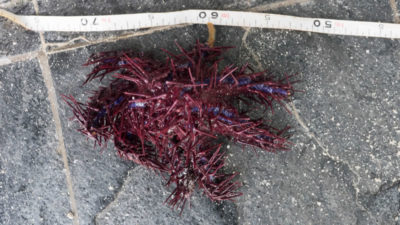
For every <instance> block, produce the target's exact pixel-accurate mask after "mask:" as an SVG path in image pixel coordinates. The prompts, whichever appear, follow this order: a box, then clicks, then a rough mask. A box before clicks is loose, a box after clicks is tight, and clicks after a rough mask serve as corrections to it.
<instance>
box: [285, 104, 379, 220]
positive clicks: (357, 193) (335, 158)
mask: <svg viewBox="0 0 400 225" xmlns="http://www.w3.org/2000/svg"><path fill="white" fill-rule="evenodd" d="M284 104H285V105H286V107H287V108H288V109H291V111H292V113H293V115H294V117H295V119H296V121H297V122H298V123H299V124H300V126H301V127H302V128H303V129H304V131H305V132H306V135H307V136H308V137H309V138H311V139H312V140H314V141H315V142H316V143H317V144H318V146H319V147H320V148H321V149H322V155H323V156H325V157H328V158H329V159H331V160H332V161H334V162H336V163H340V164H343V165H345V166H347V168H348V169H349V170H350V172H352V173H353V174H354V175H355V176H356V180H354V179H351V181H352V186H353V189H354V191H355V204H356V205H357V206H358V207H360V209H362V210H364V211H365V212H366V213H368V215H369V216H370V217H371V218H373V215H372V213H371V212H370V211H369V210H368V209H367V208H366V207H365V206H364V205H362V204H361V202H360V199H359V196H360V189H359V188H358V185H359V183H360V180H361V176H360V175H359V174H358V173H357V172H356V171H355V170H354V169H353V168H352V167H351V166H350V163H349V162H348V161H346V160H343V159H340V158H339V157H338V156H333V155H331V154H330V153H329V151H328V148H326V147H325V145H324V144H323V143H322V142H321V141H320V140H319V139H318V138H317V137H316V135H315V134H314V133H313V132H311V130H310V128H309V127H308V126H307V125H306V124H305V122H304V120H303V119H302V118H301V117H300V115H299V113H298V110H297V108H296V106H295V105H294V104H293V103H292V102H290V103H284Z"/></svg>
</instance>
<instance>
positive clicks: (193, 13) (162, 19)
mask: <svg viewBox="0 0 400 225" xmlns="http://www.w3.org/2000/svg"><path fill="white" fill-rule="evenodd" d="M0 16H3V17H6V18H8V19H10V20H12V21H14V22H15V23H18V24H20V25H21V26H23V27H25V28H27V29H30V30H33V31H60V32H91V31H117V30H131V29H141V28H149V27H156V26H168V25H177V24H185V23H190V24H207V23H208V22H211V23H213V24H214V25H223V26H240V27H258V28H271V29H284V30H298V31H306V32H316V33H325V34H335V35H351V36H363V37H380V38H393V39H394V38H400V24H392V23H379V22H361V21H349V20H332V19H321V18H304V17H295V16H286V15H277V14H269V13H255V12H242V11H224V10H183V11H175V12H162V13H137V14H121V15H103V16H20V15H15V14H12V13H10V12H7V11H5V10H2V9H0Z"/></svg>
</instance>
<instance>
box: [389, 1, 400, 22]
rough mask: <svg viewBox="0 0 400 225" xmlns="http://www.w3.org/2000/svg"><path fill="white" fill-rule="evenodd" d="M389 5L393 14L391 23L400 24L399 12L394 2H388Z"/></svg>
mask: <svg viewBox="0 0 400 225" xmlns="http://www.w3.org/2000/svg"><path fill="white" fill-rule="evenodd" d="M389 5H390V8H391V9H392V13H393V22H395V23H400V16H399V11H398V8H397V2H396V0H389Z"/></svg>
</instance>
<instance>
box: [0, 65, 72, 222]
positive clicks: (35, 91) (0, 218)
mask: <svg viewBox="0 0 400 225" xmlns="http://www.w3.org/2000/svg"><path fill="white" fill-rule="evenodd" d="M0 105H1V107H0V193H1V194H0V224H68V223H71V220H70V219H69V218H68V217H67V215H68V213H69V210H70V205H69V196H68V192H67V188H66V183H65V174H64V171H63V169H64V168H63V162H62V160H61V157H60V155H59V153H58V152H57V147H58V140H57V139H56V136H55V126H54V125H53V123H52V118H53V117H52V115H51V111H50V106H49V102H48V100H47V90H46V87H45V85H44V82H43V79H42V76H41V72H40V68H39V64H38V62H37V60H32V61H27V62H20V63H16V64H12V65H9V66H4V67H0Z"/></svg>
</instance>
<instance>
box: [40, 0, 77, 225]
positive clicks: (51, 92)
mask: <svg viewBox="0 0 400 225" xmlns="http://www.w3.org/2000/svg"><path fill="white" fill-rule="evenodd" d="M32 3H33V6H34V9H35V12H36V14H39V7H38V3H37V0H33V1H32ZM39 36H40V41H41V50H40V51H39V53H38V56H37V59H38V61H39V66H40V68H41V70H42V76H43V80H44V82H45V85H46V88H47V94H48V100H49V102H50V108H51V112H52V115H53V121H54V126H55V128H56V135H57V138H58V141H59V145H58V147H57V149H55V150H56V151H59V152H61V156H62V161H63V164H64V172H65V177H66V184H67V191H68V194H69V202H70V207H71V211H70V212H69V213H68V214H67V215H65V216H67V217H69V218H71V219H73V224H74V225H79V220H78V210H77V206H76V200H75V194H74V189H73V185H72V179H71V172H70V169H69V165H68V158H67V151H66V148H65V144H64V137H63V132H62V126H61V120H60V116H59V113H58V108H59V105H58V102H57V95H56V90H55V87H54V82H53V78H52V75H51V69H50V65H49V58H48V55H47V52H46V49H45V40H44V36H43V32H39Z"/></svg>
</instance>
